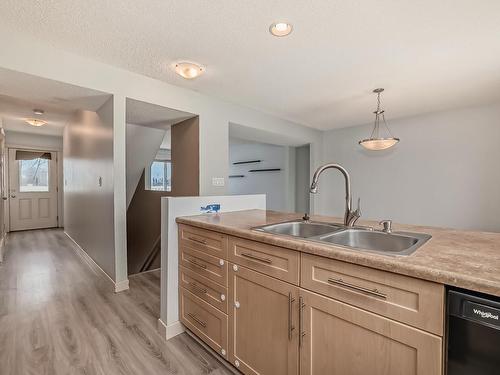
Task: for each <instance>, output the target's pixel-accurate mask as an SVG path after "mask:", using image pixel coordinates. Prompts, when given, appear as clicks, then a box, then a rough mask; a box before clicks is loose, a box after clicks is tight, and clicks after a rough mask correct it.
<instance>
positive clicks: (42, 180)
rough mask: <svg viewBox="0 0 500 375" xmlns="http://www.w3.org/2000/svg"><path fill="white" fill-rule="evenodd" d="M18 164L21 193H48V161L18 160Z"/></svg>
mask: <svg viewBox="0 0 500 375" xmlns="http://www.w3.org/2000/svg"><path fill="white" fill-rule="evenodd" d="M18 163H19V191H20V192H21V193H29V192H48V191H49V160H47V159H42V158H36V159H31V160H18Z"/></svg>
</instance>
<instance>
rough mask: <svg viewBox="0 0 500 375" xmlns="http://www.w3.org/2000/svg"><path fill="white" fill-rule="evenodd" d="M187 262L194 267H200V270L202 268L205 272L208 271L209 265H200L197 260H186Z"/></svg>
mask: <svg viewBox="0 0 500 375" xmlns="http://www.w3.org/2000/svg"><path fill="white" fill-rule="evenodd" d="M186 262H188V263H191V264H192V265H193V266H196V267H200V268H202V269H204V270H206V269H207V265H206V264H200V263H198V262H197V261H196V260H193V259H189V258H186Z"/></svg>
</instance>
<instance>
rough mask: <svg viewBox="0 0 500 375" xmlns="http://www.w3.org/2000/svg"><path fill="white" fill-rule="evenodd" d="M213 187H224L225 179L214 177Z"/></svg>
mask: <svg viewBox="0 0 500 375" xmlns="http://www.w3.org/2000/svg"><path fill="white" fill-rule="evenodd" d="M212 185H213V186H224V177H212Z"/></svg>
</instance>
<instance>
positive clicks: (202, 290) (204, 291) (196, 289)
mask: <svg viewBox="0 0 500 375" xmlns="http://www.w3.org/2000/svg"><path fill="white" fill-rule="evenodd" d="M189 285H190V286H191V289H192V290H193V291H194V292H196V293H201V294H207V289H206V288H200V287H198V284H196V283H189Z"/></svg>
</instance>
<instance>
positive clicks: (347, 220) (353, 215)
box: [310, 163, 361, 226]
mask: <svg viewBox="0 0 500 375" xmlns="http://www.w3.org/2000/svg"><path fill="white" fill-rule="evenodd" d="M330 168H333V169H337V170H338V171H340V172H341V173H342V175H343V176H344V179H345V214H344V225H346V226H353V225H354V223H355V222H356V220H358V219H359V217H360V216H361V213H360V209H359V207H358V208H357V209H356V211H353V210H352V197H351V178H350V177H349V173H348V172H347V170H346V169H345V168H344V167H342V166H341V165H339V164H335V163H329V164H325V165H322V166H321V167H319V168H318V169H317V170H316V172H314V175H313V178H312V182H311V188H310V192H311V193H313V194H316V193H317V192H318V181H319V177H320V176H321V174H322V173H323V172H324V171H325V170H327V169H330Z"/></svg>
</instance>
